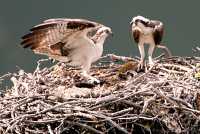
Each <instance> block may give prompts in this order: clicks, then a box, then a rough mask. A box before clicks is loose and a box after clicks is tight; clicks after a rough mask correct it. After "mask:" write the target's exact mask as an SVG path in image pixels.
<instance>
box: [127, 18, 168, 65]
mask: <svg viewBox="0 0 200 134" xmlns="http://www.w3.org/2000/svg"><path fill="white" fill-rule="evenodd" d="M130 24H131V28H132V29H131V33H132V36H133V38H134V40H135V42H136V43H138V48H139V52H140V55H141V59H140V64H139V67H140V68H142V67H143V66H144V58H145V51H144V44H149V50H148V58H149V64H150V66H153V59H152V55H153V52H154V48H155V47H158V48H162V49H164V50H165V53H166V54H167V56H171V52H170V51H169V49H168V48H167V47H166V46H164V45H161V44H160V43H161V41H162V38H163V33H164V27H163V23H162V22H161V21H158V20H150V19H147V18H145V17H143V16H136V17H133V19H132V21H131V22H130Z"/></svg>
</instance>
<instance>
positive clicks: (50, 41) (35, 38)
mask: <svg viewBox="0 0 200 134" xmlns="http://www.w3.org/2000/svg"><path fill="white" fill-rule="evenodd" d="M99 25H100V24H99V23H96V22H92V21H88V20H84V19H64V18H57V19H49V20H46V21H44V22H43V23H42V24H39V25H36V26H34V27H33V28H32V29H30V33H28V34H26V35H24V36H23V37H22V42H21V45H22V46H23V47H24V48H27V47H29V48H31V49H32V50H33V51H34V52H36V53H41V54H47V55H60V56H62V55H63V51H62V48H63V46H64V45H66V44H68V43H71V42H73V40H76V39H78V36H87V32H88V31H89V30H91V29H95V28H97V27H98V26H99ZM83 32H85V34H81V33H83ZM65 47H66V46H65ZM72 47H73V46H72ZM69 49H70V48H69ZM65 50H66V49H65Z"/></svg>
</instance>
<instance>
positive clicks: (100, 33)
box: [92, 26, 113, 43]
mask: <svg viewBox="0 0 200 134" xmlns="http://www.w3.org/2000/svg"><path fill="white" fill-rule="evenodd" d="M109 35H113V33H112V30H111V28H109V27H105V26H103V27H101V28H99V29H98V30H97V32H96V34H95V35H94V36H93V38H92V40H93V41H94V42H96V43H97V42H101V43H104V41H105V39H106V38H107V37H108V36H109Z"/></svg>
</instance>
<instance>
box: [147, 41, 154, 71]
mask: <svg viewBox="0 0 200 134" xmlns="http://www.w3.org/2000/svg"><path fill="white" fill-rule="evenodd" d="M154 49H155V44H150V46H149V50H148V56H149V65H150V68H151V67H153V65H154V62H153V58H152V55H153V52H154Z"/></svg>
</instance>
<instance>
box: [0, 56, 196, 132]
mask: <svg viewBox="0 0 200 134" xmlns="http://www.w3.org/2000/svg"><path fill="white" fill-rule="evenodd" d="M109 57H111V60H108V59H107V60H108V63H107V64H104V63H102V62H101V65H100V66H99V65H98V66H97V65H96V66H93V67H92V69H91V74H92V75H93V76H94V77H96V78H98V79H100V80H101V84H99V85H93V84H89V83H87V82H86V81H85V80H84V78H82V76H81V75H80V70H78V69H74V68H70V67H66V66H65V65H63V64H60V63H59V64H56V65H55V66H53V67H50V68H43V69H41V68H40V64H41V62H40V61H38V67H37V68H36V70H35V71H34V72H33V73H26V72H25V71H23V70H19V71H18V72H17V73H13V74H9V75H5V76H6V77H8V76H9V77H10V80H11V81H12V83H13V86H12V88H11V89H9V90H6V92H5V94H4V95H3V96H2V97H1V98H0V133H6V134H9V133H16V134H22V133H31V134H32V133H33V134H34V133H37V134H40V133H41V134H43V133H50V134H64V133H71V134H79V133H85V134H88V133H95V134H96V133H98V134H99V133H100V134H102V133H109V134H116V133H125V134H128V133H138V134H139V133H145V134H146V133H147V134H148V133H149V134H151V133H159V134H164V133H191V132H192V133H194V134H195V133H196V134H197V133H200V82H199V78H200V77H199V75H198V74H199V73H200V66H199V65H200V60H199V57H171V58H167V59H166V58H161V59H158V60H156V63H155V65H154V67H151V68H149V67H148V66H147V70H144V71H141V72H137V71H136V67H137V62H136V59H133V58H128V57H120V56H115V55H109ZM119 60H121V61H122V62H125V63H124V64H121V62H120V63H118V62H116V61H119ZM104 62H105V61H104ZM106 62H107V61H106ZM1 79H3V77H1Z"/></svg>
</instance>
